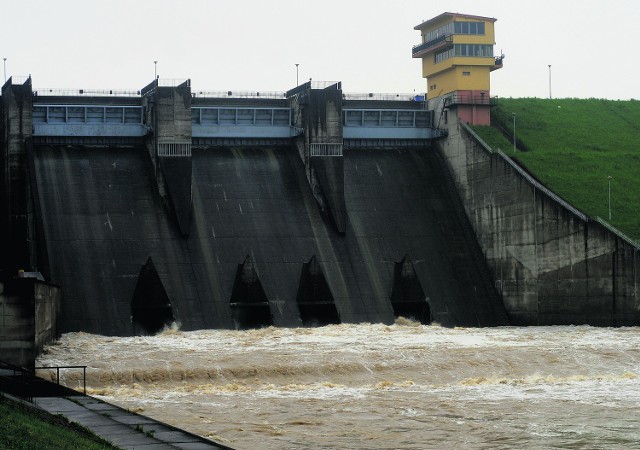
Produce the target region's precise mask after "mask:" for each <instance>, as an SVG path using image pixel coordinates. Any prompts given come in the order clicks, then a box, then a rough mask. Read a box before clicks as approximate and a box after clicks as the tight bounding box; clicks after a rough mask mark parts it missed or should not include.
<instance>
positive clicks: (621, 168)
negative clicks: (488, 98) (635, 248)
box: [474, 98, 640, 240]
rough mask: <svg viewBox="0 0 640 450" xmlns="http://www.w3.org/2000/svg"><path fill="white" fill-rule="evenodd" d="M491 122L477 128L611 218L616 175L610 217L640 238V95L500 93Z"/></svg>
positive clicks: (589, 209)
mask: <svg viewBox="0 0 640 450" xmlns="http://www.w3.org/2000/svg"><path fill="white" fill-rule="evenodd" d="M513 113H515V114H516V139H517V147H518V150H517V151H516V152H515V153H514V150H513V135H512V133H513ZM491 121H492V127H474V131H476V133H478V134H479V135H480V136H481V137H482V138H483V139H484V140H485V141H486V142H487V144H489V145H490V146H491V147H492V148H494V149H496V148H499V149H501V150H502V151H503V152H505V153H506V154H508V155H509V156H511V157H513V158H514V159H516V160H517V161H518V162H519V163H520V164H521V165H523V166H524V167H526V168H527V170H529V171H530V172H531V173H532V174H533V175H534V176H535V177H536V178H538V179H539V180H540V181H541V182H542V183H544V184H545V185H546V186H547V187H549V188H550V189H552V190H553V191H554V192H556V193H557V194H558V195H560V196H561V197H562V198H564V199H565V200H567V201H568V202H570V203H571V204H573V205H574V206H575V207H576V208H578V209H579V210H581V211H583V212H585V213H586V214H587V215H589V216H592V217H593V216H600V217H601V218H602V219H604V220H606V221H608V217H609V198H608V197H609V196H608V182H609V180H608V177H609V176H611V221H610V223H611V224H612V225H613V226H615V227H616V228H618V229H619V230H621V231H622V232H624V233H625V234H627V235H628V236H630V237H631V238H632V239H634V240H640V101H636V100H631V101H614V100H599V99H589V100H580V99H558V100H555V99H536V98H502V99H499V100H498V102H497V106H496V107H495V108H494V109H492V111H491Z"/></svg>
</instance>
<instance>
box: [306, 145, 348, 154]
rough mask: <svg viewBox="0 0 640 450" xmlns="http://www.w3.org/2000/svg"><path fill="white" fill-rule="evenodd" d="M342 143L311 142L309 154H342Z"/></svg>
mask: <svg viewBox="0 0 640 450" xmlns="http://www.w3.org/2000/svg"><path fill="white" fill-rule="evenodd" d="M342 149H343V145H342V144H333V143H324V142H323V143H315V144H309V156H342Z"/></svg>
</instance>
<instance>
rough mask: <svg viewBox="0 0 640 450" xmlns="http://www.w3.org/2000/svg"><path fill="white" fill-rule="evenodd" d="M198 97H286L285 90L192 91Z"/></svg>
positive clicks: (192, 94)
mask: <svg viewBox="0 0 640 450" xmlns="http://www.w3.org/2000/svg"><path fill="white" fill-rule="evenodd" d="M191 96H192V97H196V98H272V99H273V98H286V93H285V92H277V91H237V90H231V91H195V92H191Z"/></svg>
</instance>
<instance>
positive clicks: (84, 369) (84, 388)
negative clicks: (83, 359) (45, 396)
mask: <svg viewBox="0 0 640 450" xmlns="http://www.w3.org/2000/svg"><path fill="white" fill-rule="evenodd" d="M53 369H55V371H56V384H57V385H58V386H59V385H60V369H82V393H83V394H84V395H87V366H39V367H35V368H34V373H35V371H37V370H53Z"/></svg>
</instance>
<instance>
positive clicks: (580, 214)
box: [460, 122, 589, 222]
mask: <svg viewBox="0 0 640 450" xmlns="http://www.w3.org/2000/svg"><path fill="white" fill-rule="evenodd" d="M460 125H461V126H462V128H463V129H464V130H465V131H466V132H467V133H469V135H470V136H472V137H473V138H474V139H475V140H476V142H477V143H478V144H480V145H481V146H482V147H484V149H485V150H487V151H488V152H489V153H492V154H497V155H499V156H500V157H501V158H502V159H503V160H504V161H505V162H506V163H507V164H509V165H510V166H511V167H512V168H513V169H514V170H515V171H516V172H518V174H520V175H521V176H522V177H523V178H524V179H526V180H527V181H528V182H529V183H530V184H531V185H532V186H533V187H534V188H536V189H538V190H539V191H542V192H543V193H544V194H546V195H547V196H548V197H550V198H551V199H552V200H555V201H556V202H557V203H559V204H560V205H562V206H563V207H564V208H565V209H567V210H568V211H570V212H572V213H573V214H575V215H576V216H578V217H579V218H580V219H582V220H583V221H585V222H589V216H587V215H586V214H584V213H583V212H581V211H579V210H578V209H577V208H576V207H574V206H572V205H571V204H569V203H568V202H567V201H566V200H563V199H562V198H560V197H559V196H558V195H557V194H555V193H553V192H552V191H551V190H550V189H549V188H547V187H546V186H544V185H543V184H542V183H540V182H539V181H538V180H536V179H535V178H533V177H532V176H531V175H529V174H528V173H527V172H526V171H525V170H524V169H523V168H522V167H520V166H519V165H518V164H517V163H516V162H515V161H514V160H513V159H511V158H510V157H509V156H508V155H507V154H506V153H504V152H503V151H502V150H500V149H495V150H494V149H492V148H491V147H490V146H489V145H488V144H487V143H486V142H485V141H483V140H482V138H480V136H478V135H477V134H476V133H475V131H473V130H472V129H471V128H470V127H469V126H468V125H467V124H465V123H463V122H460Z"/></svg>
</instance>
